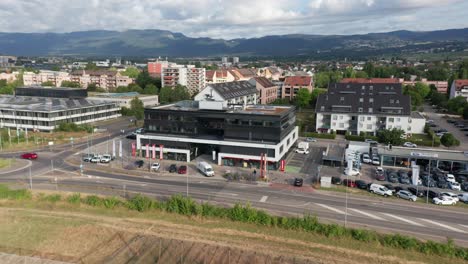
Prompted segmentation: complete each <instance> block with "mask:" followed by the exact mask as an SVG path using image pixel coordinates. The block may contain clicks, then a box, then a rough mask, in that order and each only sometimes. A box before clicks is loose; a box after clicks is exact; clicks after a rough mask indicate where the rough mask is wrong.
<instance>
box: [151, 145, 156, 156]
mask: <svg viewBox="0 0 468 264" xmlns="http://www.w3.org/2000/svg"><path fill="white" fill-rule="evenodd" d="M152 158H153V159H156V145H155V144H153V155H152Z"/></svg>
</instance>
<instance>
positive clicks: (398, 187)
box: [395, 185, 406, 194]
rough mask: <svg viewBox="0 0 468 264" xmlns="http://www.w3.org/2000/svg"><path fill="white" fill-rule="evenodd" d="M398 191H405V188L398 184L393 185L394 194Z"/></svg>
mask: <svg viewBox="0 0 468 264" xmlns="http://www.w3.org/2000/svg"><path fill="white" fill-rule="evenodd" d="M399 191H406V189H405V187H403V186H399V185H397V186H395V194H396V193H397V192H399Z"/></svg>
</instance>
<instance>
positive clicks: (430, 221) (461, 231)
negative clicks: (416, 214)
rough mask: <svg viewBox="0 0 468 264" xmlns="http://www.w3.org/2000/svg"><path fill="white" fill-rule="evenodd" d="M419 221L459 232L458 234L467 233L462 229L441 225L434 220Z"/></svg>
mask: <svg viewBox="0 0 468 264" xmlns="http://www.w3.org/2000/svg"><path fill="white" fill-rule="evenodd" d="M419 219H420V220H422V221H424V222H428V223H430V224H433V225H436V226H440V227H444V228H447V229H449V230H452V231H455V232H458V233H466V232H465V231H463V230H461V229H458V228H455V227H451V226H448V225H445V224H441V223H438V222H435V221H432V220H429V219H422V218H419Z"/></svg>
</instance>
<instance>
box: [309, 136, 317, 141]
mask: <svg viewBox="0 0 468 264" xmlns="http://www.w3.org/2000/svg"><path fill="white" fill-rule="evenodd" d="M306 141H307V142H317V139H316V138H313V137H308V138H306Z"/></svg>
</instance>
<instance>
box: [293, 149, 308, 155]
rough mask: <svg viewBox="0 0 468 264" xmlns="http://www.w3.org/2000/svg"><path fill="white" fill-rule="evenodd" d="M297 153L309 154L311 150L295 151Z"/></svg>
mask: <svg viewBox="0 0 468 264" xmlns="http://www.w3.org/2000/svg"><path fill="white" fill-rule="evenodd" d="M295 152H296V153H299V154H306V155H307V154H309V150H308V149H301V148H298V149H296V150H295Z"/></svg>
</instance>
